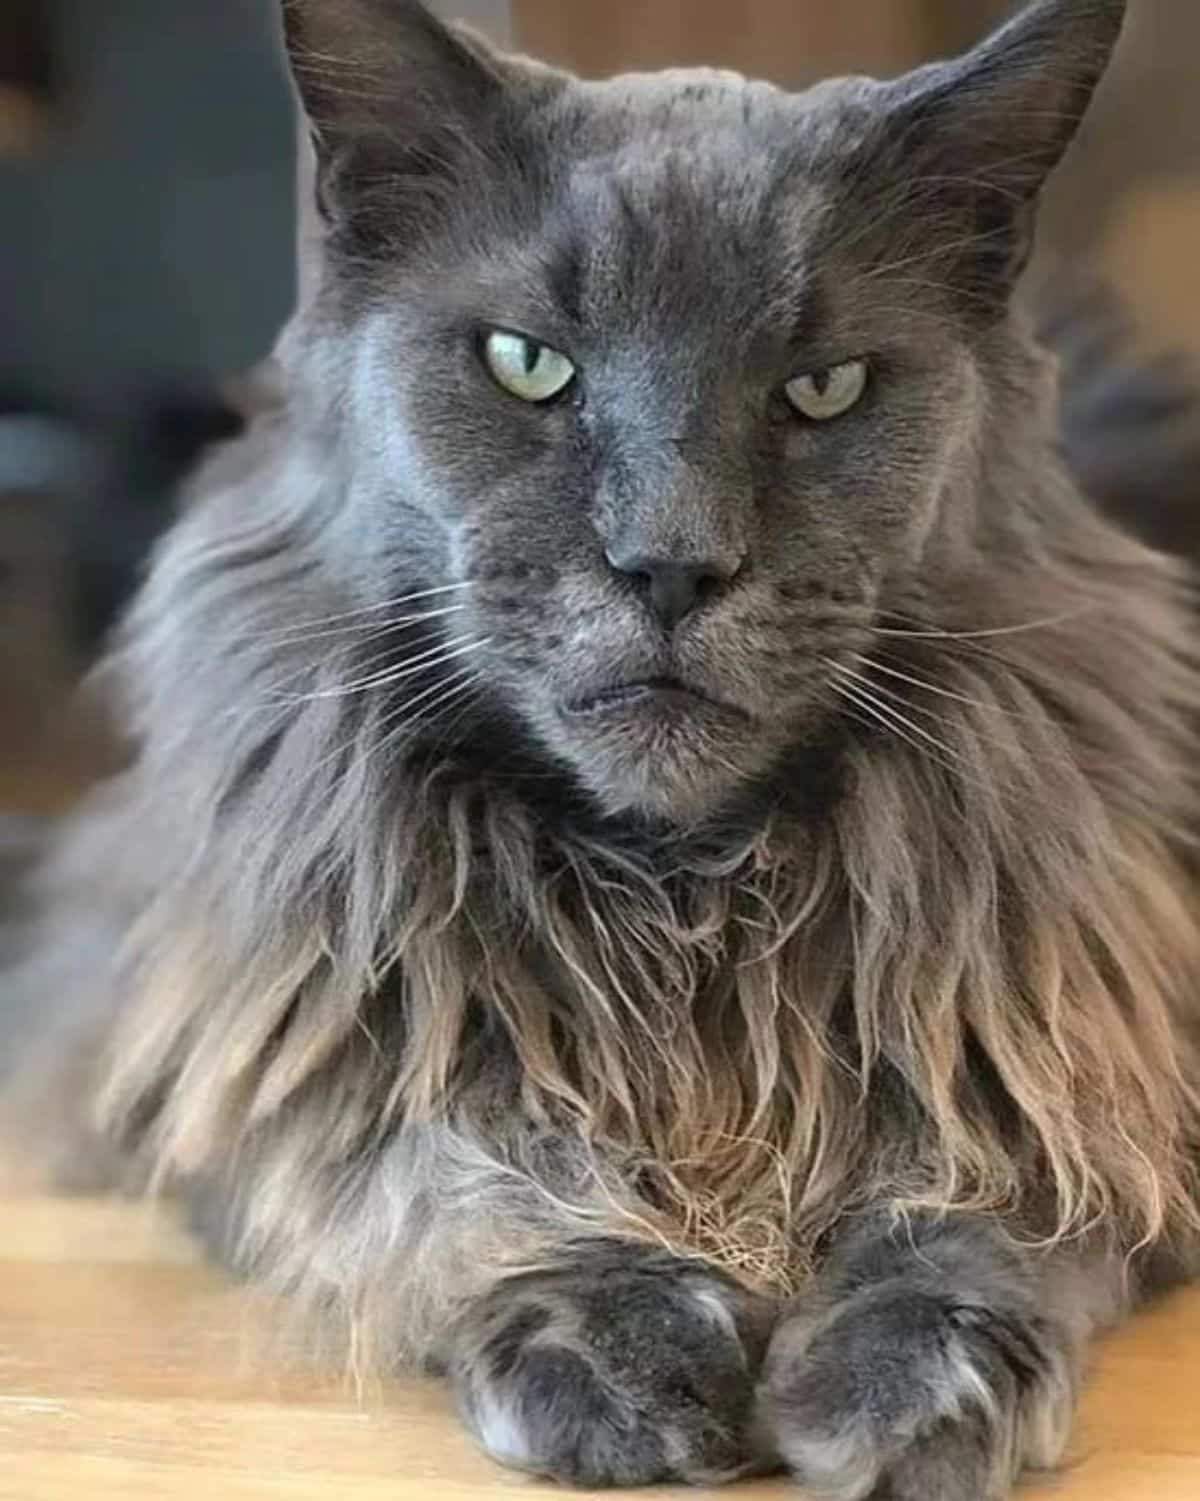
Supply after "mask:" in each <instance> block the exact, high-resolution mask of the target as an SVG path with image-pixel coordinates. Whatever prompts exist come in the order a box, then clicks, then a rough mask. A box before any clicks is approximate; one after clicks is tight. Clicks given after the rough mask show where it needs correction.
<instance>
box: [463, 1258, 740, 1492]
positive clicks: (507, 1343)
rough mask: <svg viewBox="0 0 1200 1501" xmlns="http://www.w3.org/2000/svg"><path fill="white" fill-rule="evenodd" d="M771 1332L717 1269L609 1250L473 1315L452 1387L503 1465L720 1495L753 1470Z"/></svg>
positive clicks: (601, 1482)
mask: <svg viewBox="0 0 1200 1501" xmlns="http://www.w3.org/2000/svg"><path fill="white" fill-rule="evenodd" d="M768 1325H769V1314H768V1313H767V1311H766V1310H764V1309H763V1308H762V1307H761V1306H760V1305H758V1304H757V1303H756V1302H755V1301H754V1300H753V1299H751V1298H750V1297H749V1296H748V1295H747V1294H746V1293H744V1292H743V1291H741V1290H740V1289H739V1288H738V1287H736V1286H735V1284H733V1283H732V1282H729V1281H727V1280H726V1279H724V1278H722V1277H720V1276H719V1275H717V1274H714V1273H712V1272H710V1271H708V1270H707V1269H706V1268H704V1267H702V1266H700V1265H698V1264H696V1263H693V1262H686V1261H682V1260H680V1259H678V1258H676V1257H673V1256H670V1255H667V1254H665V1253H661V1252H657V1251H653V1250H649V1249H646V1248H642V1247H639V1246H630V1245H614V1244H612V1243H608V1242H605V1243H603V1244H602V1245H599V1246H592V1247H588V1248H586V1249H581V1250H580V1251H579V1252H578V1254H576V1255H575V1256H573V1257H572V1258H571V1259H570V1260H569V1261H568V1262H565V1263H564V1264H563V1265H562V1267H561V1268H559V1269H556V1270H552V1271H545V1272H538V1273H530V1274H527V1275H523V1276H519V1277H513V1278H510V1279H508V1280H506V1281H505V1282H503V1283H501V1284H500V1285H499V1286H498V1287H497V1288H496V1289H495V1290H494V1291H493V1292H492V1293H491V1294H490V1295H489V1296H488V1297H487V1298H486V1299H484V1300H483V1301H482V1302H481V1303H480V1304H478V1305H476V1306H474V1307H472V1308H471V1309H470V1310H469V1311H468V1313H467V1315H466V1316H465V1318H464V1319H463V1321H462V1323H461V1325H460V1326H459V1329H458V1331H457V1335H456V1338H455V1341H454V1347H453V1355H452V1359H451V1377H452V1380H453V1383H454V1388H455V1393H456V1395H457V1398H458V1403H459V1407H460V1410H461V1412H462V1414H463V1417H464V1419H465V1421H466V1423H467V1425H468V1427H469V1428H470V1429H471V1431H472V1432H473V1433H474V1435H475V1437H476V1438H477V1439H478V1441H479V1443H480V1444H481V1445H482V1447H483V1448H484V1449H485V1450H486V1451H487V1452H488V1453H489V1454H490V1455H492V1457H493V1458H495V1459H497V1460H499V1461H500V1462H501V1463H502V1464H507V1465H512V1466H514V1467H515V1468H518V1469H522V1470H528V1471H530V1472H532V1473H535V1474H538V1475H545V1476H549V1477H551V1478H554V1479H557V1480H562V1481H566V1482H568V1483H570V1484H573V1485H581V1486H596V1487H599V1486H636V1485H651V1484H654V1483H656V1482H658V1481H663V1480H681V1481H684V1482H688V1483H693V1484H711V1483H716V1482H721V1481H726V1480H732V1479H735V1478H737V1477H738V1476H740V1475H743V1474H746V1473H748V1472H749V1471H750V1470H751V1469H752V1468H754V1467H755V1465H754V1456H753V1454H752V1452H751V1449H752V1446H751V1438H750V1430H751V1422H752V1417H753V1392H754V1385H755V1381H756V1378H757V1375H758V1371H759V1367H760V1364H761V1359H762V1353H763V1350H764V1348H765V1344H766V1335H767V1329H768Z"/></svg>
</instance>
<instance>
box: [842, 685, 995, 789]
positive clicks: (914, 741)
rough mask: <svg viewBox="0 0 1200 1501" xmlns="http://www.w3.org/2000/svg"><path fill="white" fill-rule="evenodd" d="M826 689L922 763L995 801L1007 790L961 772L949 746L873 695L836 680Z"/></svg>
mask: <svg viewBox="0 0 1200 1501" xmlns="http://www.w3.org/2000/svg"><path fill="white" fill-rule="evenodd" d="M830 665H831V666H834V665H836V664H832V663H831V664H830ZM830 686H831V687H832V688H833V690H834V692H835V693H837V694H839V695H841V696H842V697H844V698H846V699H848V700H849V701H850V702H851V703H852V704H855V705H856V706H857V707H858V708H859V709H861V710H862V711H863V713H865V714H867V715H869V716H870V717H871V718H872V719H873V720H874V721H875V722H876V724H878V725H879V726H880V727H881V728H882V729H885V730H888V731H889V732H890V733H891V734H893V735H895V736H896V737H897V738H898V739H900V740H903V741H905V742H906V744H908V745H910V746H911V747H912V748H913V749H914V750H915V751H917V752H918V753H919V754H920V755H922V756H923V757H924V758H925V759H926V760H928V761H932V762H933V763H934V764H935V765H937V766H940V767H941V768H942V769H943V770H944V771H947V772H949V773H950V775H951V776H952V777H955V778H957V779H958V780H959V781H961V782H964V783H966V784H968V785H971V786H974V787H977V788H979V789H980V790H982V791H984V792H986V793H987V794H988V796H989V797H995V796H996V795H997V794H998V793H1003V792H1005V791H1009V790H1011V789H1007V788H1005V787H1003V785H1002V784H1001V783H999V782H995V783H991V782H986V781H984V780H983V779H982V778H981V777H975V776H972V775H969V774H968V773H966V772H964V771H963V770H962V767H961V765H956V764H955V762H962V761H963V757H961V756H960V755H959V754H958V752H957V751H955V750H954V748H953V747H952V746H949V745H946V744H945V742H944V741H941V740H939V739H938V738H937V736H936V735H931V734H930V733H929V732H928V730H925V729H923V728H922V727H921V726H920V725H919V724H915V723H914V722H913V721H912V720H911V719H909V718H908V717H907V716H906V715H904V714H901V713H900V712H899V710H897V709H893V708H892V707H891V705H890V704H886V703H882V702H881V701H880V700H879V699H877V698H876V697H875V696H874V695H873V694H868V693H866V692H865V691H864V690H863V689H861V688H858V687H856V686H855V685H854V684H853V683H848V682H838V681H837V679H836V678H835V679H834V680H833V681H832V682H831V684H830ZM914 737H916V738H914ZM922 742H924V744H922ZM930 747H932V749H930ZM939 752H940V753H941V754H939ZM944 756H948V757H950V759H949V760H945V759H943V757H944Z"/></svg>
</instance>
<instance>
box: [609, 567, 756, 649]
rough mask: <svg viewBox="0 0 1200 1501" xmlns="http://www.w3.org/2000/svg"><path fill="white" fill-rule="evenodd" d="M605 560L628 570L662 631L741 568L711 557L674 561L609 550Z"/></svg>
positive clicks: (718, 590) (715, 592) (672, 626)
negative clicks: (695, 560)
mask: <svg viewBox="0 0 1200 1501" xmlns="http://www.w3.org/2000/svg"><path fill="white" fill-rule="evenodd" d="M608 561H609V562H610V563H611V564H612V566H613V567H614V568H615V569H616V570H617V572H618V573H624V574H628V575H629V577H630V578H631V579H632V580H633V581H634V583H635V585H636V586H637V587H638V589H639V590H640V591H641V593H642V594H643V596H644V598H645V600H646V603H647V604H648V605H649V607H650V609H651V611H652V612H653V613H654V615H655V616H656V617H657V619H658V620H659V622H660V623H661V624H662V627H663V629H664V630H666V631H673V630H674V629H675V627H676V626H677V625H678V624H679V622H680V621H681V620H682V619H683V618H684V616H685V615H689V614H691V612H692V611H693V610H695V609H696V608H697V607H698V606H700V605H702V604H705V603H706V602H707V601H709V600H710V599H713V598H715V597H716V596H717V595H718V594H720V593H721V591H722V590H723V589H724V588H725V586H726V585H727V584H728V583H729V582H730V580H731V579H733V578H734V577H736V575H737V573H738V571H739V569H740V568H741V562H740V560H739V561H738V562H737V563H733V564H730V563H723V562H720V561H717V560H715V559H709V560H707V561H704V562H687V563H680V562H676V561H675V560H674V559H671V558H653V557H645V556H643V555H642V554H640V553H639V554H635V555H633V556H628V555H625V554H622V553H620V552H615V551H610V552H609V553H608Z"/></svg>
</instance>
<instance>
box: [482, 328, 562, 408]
mask: <svg viewBox="0 0 1200 1501" xmlns="http://www.w3.org/2000/svg"><path fill="white" fill-rule="evenodd" d="M483 358H484V362H485V363H486V365H487V367H488V369H489V370H490V371H491V373H492V378H493V379H494V380H495V381H496V382H497V384H498V385H501V386H503V387H504V389H505V390H506V391H508V392H510V393H511V394H512V395H513V396H518V397H520V399H521V400H522V401H528V402H532V403H534V404H535V405H538V404H540V403H542V402H546V401H553V400H554V398H555V397H556V396H561V395H562V393H563V392H564V391H565V390H566V389H567V387H568V386H569V385H570V384H571V382H572V381H573V380H574V379H575V366H574V365H573V364H572V363H571V361H570V360H569V359H568V358H567V357H566V355H565V354H559V352H558V350H557V349H551V347H550V345H549V344H539V343H538V341H537V340H536V339H529V338H526V336H525V335H524V334H513V333H506V332H505V331H504V330H502V329H496V330H494V331H493V332H492V333H490V334H488V336H487V339H486V340H485V341H484V345H483Z"/></svg>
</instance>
